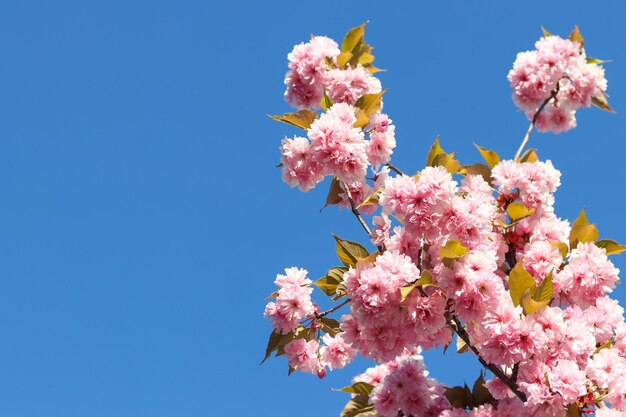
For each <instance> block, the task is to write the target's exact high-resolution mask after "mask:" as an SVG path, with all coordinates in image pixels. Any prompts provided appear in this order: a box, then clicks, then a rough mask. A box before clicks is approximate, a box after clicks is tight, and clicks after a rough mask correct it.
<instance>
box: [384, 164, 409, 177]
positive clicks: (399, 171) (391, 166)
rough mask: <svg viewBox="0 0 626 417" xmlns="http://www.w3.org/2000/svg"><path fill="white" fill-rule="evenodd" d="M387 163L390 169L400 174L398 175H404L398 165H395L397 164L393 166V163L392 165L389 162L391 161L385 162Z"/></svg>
mask: <svg viewBox="0 0 626 417" xmlns="http://www.w3.org/2000/svg"><path fill="white" fill-rule="evenodd" d="M385 165H387V168H389V169H390V170H392V171H395V172H396V174H398V175H404V172H402V171H401V170H400V169H399V168H397V167H395V166H393V165H391V164H389V163H387V164H385Z"/></svg>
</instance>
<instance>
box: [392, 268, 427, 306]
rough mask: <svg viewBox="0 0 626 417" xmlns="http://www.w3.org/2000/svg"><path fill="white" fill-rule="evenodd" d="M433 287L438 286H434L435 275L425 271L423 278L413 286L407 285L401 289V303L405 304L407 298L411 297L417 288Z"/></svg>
mask: <svg viewBox="0 0 626 417" xmlns="http://www.w3.org/2000/svg"><path fill="white" fill-rule="evenodd" d="M431 285H436V284H433V275H432V274H431V272H430V271H429V270H425V271H424V273H423V274H422V276H421V277H420V279H418V280H417V281H415V282H414V283H413V284H411V285H407V286H406V287H400V296H401V299H400V302H403V301H404V300H406V298H407V297H408V296H409V294H410V293H411V291H413V290H414V289H415V288H417V287H422V288H426V287H429V286H431Z"/></svg>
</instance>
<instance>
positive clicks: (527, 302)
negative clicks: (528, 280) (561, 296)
mask: <svg viewBox="0 0 626 417" xmlns="http://www.w3.org/2000/svg"><path fill="white" fill-rule="evenodd" d="M521 304H522V308H523V309H524V313H525V314H526V315H528V314H533V313H534V312H535V311H537V310H539V309H541V308H543V307H545V306H547V305H548V304H550V300H547V301H535V300H533V297H532V295H531V293H530V290H529V289H528V290H526V291H524V294H522V302H521Z"/></svg>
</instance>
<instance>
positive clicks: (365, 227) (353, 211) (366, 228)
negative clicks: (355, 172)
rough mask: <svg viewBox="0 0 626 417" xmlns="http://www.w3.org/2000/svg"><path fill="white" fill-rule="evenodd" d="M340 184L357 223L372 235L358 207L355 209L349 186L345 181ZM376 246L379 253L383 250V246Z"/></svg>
mask: <svg viewBox="0 0 626 417" xmlns="http://www.w3.org/2000/svg"><path fill="white" fill-rule="evenodd" d="M341 184H342V186H343V190H344V191H345V193H346V197H348V201H349V202H350V207H351V208H352V213H353V214H354V215H355V216H356V218H357V220H358V221H359V223H361V226H362V227H363V229H364V230H365V232H366V233H367V236H369V237H370V238H371V237H372V231H371V230H370V228H369V226H368V225H367V223H365V220H363V217H361V213H360V212H359V209H357V207H356V204H354V200H353V199H352V193H351V192H350V187H348V184H346V183H345V182H342V183H341ZM377 248H378V252H380V253H383V252H384V251H385V248H384V247H383V246H377Z"/></svg>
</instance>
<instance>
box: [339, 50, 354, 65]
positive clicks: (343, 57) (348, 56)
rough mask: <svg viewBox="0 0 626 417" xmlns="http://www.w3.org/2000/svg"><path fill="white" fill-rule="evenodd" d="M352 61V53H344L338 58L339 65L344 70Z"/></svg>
mask: <svg viewBox="0 0 626 417" xmlns="http://www.w3.org/2000/svg"><path fill="white" fill-rule="evenodd" d="M351 59H352V52H348V51H346V52H342V53H340V54H339V55H338V56H337V65H338V66H339V68H343V67H344V66H345V65H346V64H347V63H348V62H350V60H351Z"/></svg>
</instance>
